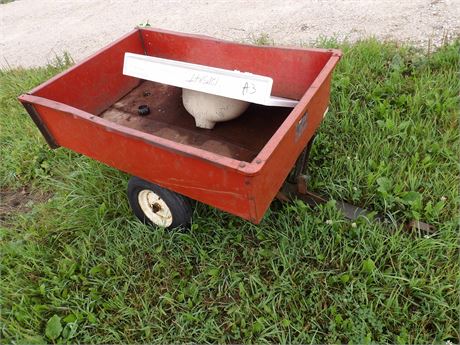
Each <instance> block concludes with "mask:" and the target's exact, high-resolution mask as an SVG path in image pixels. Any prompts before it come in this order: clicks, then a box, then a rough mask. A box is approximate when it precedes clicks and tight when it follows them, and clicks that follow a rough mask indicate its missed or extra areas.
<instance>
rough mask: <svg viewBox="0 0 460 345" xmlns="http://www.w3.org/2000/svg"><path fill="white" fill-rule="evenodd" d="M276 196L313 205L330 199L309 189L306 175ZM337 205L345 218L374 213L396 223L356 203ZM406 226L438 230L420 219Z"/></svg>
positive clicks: (380, 219) (428, 231)
mask: <svg viewBox="0 0 460 345" xmlns="http://www.w3.org/2000/svg"><path fill="white" fill-rule="evenodd" d="M276 198H277V199H278V200H280V201H283V202H286V201H291V200H293V199H299V200H302V201H303V202H305V203H306V204H307V205H310V206H311V207H315V206H318V205H321V204H326V203H327V202H328V201H329V199H327V198H325V197H323V196H321V195H319V194H316V193H313V192H311V191H309V190H307V176H305V175H300V176H298V178H297V183H296V184H295V183H291V182H288V181H286V182H285V183H284V185H283V187H282V189H281V190H280V191H279V192H278V194H277V195H276ZM335 205H336V208H337V209H338V210H339V211H340V212H342V214H343V215H344V217H345V218H347V219H349V220H352V221H354V220H357V219H358V218H360V217H365V218H367V217H368V216H370V215H371V214H372V215H373V219H374V220H376V221H378V222H379V223H383V224H389V223H392V224H394V223H395V222H394V220H392V219H390V218H389V217H386V216H384V215H381V214H375V213H374V212H371V211H369V210H366V209H364V208H361V207H358V206H355V205H351V204H349V203H347V202H344V201H337V202H336V204H335ZM395 225H396V224H395ZM404 228H405V229H406V230H409V231H414V230H415V231H418V232H420V233H424V234H434V233H435V232H436V228H435V227H434V226H433V225H430V224H427V223H424V222H421V221H419V220H412V221H409V222H407V223H404Z"/></svg>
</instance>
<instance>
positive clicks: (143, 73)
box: [123, 53, 298, 107]
mask: <svg viewBox="0 0 460 345" xmlns="http://www.w3.org/2000/svg"><path fill="white" fill-rule="evenodd" d="M123 74H124V75H129V76H132V77H136V78H141V79H146V80H151V81H155V82H158V83H163V84H168V85H173V86H177V87H181V88H185V89H191V90H195V91H201V92H206V93H210V94H214V95H218V96H223V97H228V98H234V99H239V100H242V101H247V102H251V103H257V104H265V105H274V106H285V107H294V106H295V105H296V104H297V103H298V102H297V101H295V100H288V99H284V98H279V97H271V91H272V85H273V79H272V78H270V77H266V76H261V75H257V74H252V73H243V72H239V71H231V70H227V69H222V68H215V67H209V66H204V65H197V64H193V63H188V62H182V61H176V60H168V59H162V58H157V57H152V56H147V55H139V54H133V53H125V60H124V64H123Z"/></svg>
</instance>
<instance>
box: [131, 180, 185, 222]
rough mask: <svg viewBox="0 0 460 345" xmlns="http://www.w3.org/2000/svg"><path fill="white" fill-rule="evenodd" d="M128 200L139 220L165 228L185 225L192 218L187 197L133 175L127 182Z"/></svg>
mask: <svg viewBox="0 0 460 345" xmlns="http://www.w3.org/2000/svg"><path fill="white" fill-rule="evenodd" d="M128 200H129V204H130V206H131V208H132V209H133V212H134V215H135V216H136V217H137V218H139V220H140V221H141V222H143V223H144V224H149V225H156V226H160V227H163V228H167V229H173V228H177V227H180V226H185V227H186V226H187V225H189V224H190V221H191V220H192V207H191V205H190V202H189V200H188V198H186V197H184V196H182V195H180V194H177V193H174V192H173V191H170V190H168V189H166V188H163V187H160V186H158V185H156V184H153V183H150V182H147V181H144V180H142V179H140V178H139V177H136V176H133V177H131V178H130V179H129V182H128Z"/></svg>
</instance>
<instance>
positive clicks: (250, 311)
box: [0, 40, 460, 344]
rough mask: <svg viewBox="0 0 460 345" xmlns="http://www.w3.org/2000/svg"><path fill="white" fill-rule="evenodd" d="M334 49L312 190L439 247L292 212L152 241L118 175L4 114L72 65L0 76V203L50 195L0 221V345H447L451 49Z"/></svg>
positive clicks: (213, 214) (451, 295)
mask: <svg viewBox="0 0 460 345" xmlns="http://www.w3.org/2000/svg"><path fill="white" fill-rule="evenodd" d="M324 44H326V43H324ZM327 44H329V45H331V46H332V45H334V44H332V43H330V42H329V43H327ZM341 47H342V49H343V51H344V57H343V59H342V60H341V62H340V64H339V66H338V68H337V71H336V73H335V77H334V80H333V86H332V90H331V91H332V98H331V104H330V111H329V114H328V116H327V117H326V119H325V121H324V123H323V125H322V127H321V129H320V131H319V133H318V138H317V141H316V144H315V146H314V149H313V152H312V166H311V170H310V173H311V176H312V181H311V186H312V188H313V189H314V190H316V191H320V192H322V193H325V194H328V195H331V196H333V197H334V198H337V199H345V200H348V201H351V202H353V203H355V204H358V205H363V206H366V207H370V208H374V209H375V210H377V211H379V212H385V213H387V214H388V215H390V216H392V217H394V218H395V219H397V220H401V221H402V220H407V219H412V218H419V219H422V220H424V221H426V222H429V223H431V224H434V225H435V226H436V227H437V229H438V231H437V233H436V234H434V235H430V236H423V235H418V234H415V233H412V232H410V231H407V230H404V229H402V228H399V227H394V226H391V225H390V226H380V225H378V224H375V223H368V222H366V221H364V220H361V221H358V222H357V224H351V223H350V222H348V221H346V220H345V219H343V218H342V217H341V216H340V214H338V213H337V211H336V210H335V209H334V206H333V203H329V204H327V205H325V206H323V207H320V208H318V209H310V208H309V207H308V206H305V205H304V204H302V203H301V202H298V203H294V204H290V205H282V206H281V205H278V206H276V205H274V207H272V209H271V210H270V211H269V212H268V213H267V215H266V216H265V218H264V220H263V221H262V223H261V224H260V225H257V226H256V225H252V224H250V223H248V222H246V221H243V220H241V219H239V218H237V217H234V216H231V215H228V214H225V213H222V212H220V211H217V210H215V209H212V208H210V207H207V206H204V205H198V206H197V208H196V211H195V214H194V224H193V226H192V229H191V230H190V231H188V232H180V231H164V230H160V229H159V230H152V229H150V228H148V227H146V226H144V225H141V224H139V223H138V222H137V221H136V220H135V219H134V217H133V216H132V214H131V211H130V209H129V206H128V203H127V200H126V197H125V189H126V183H127V179H128V176H126V175H125V174H123V173H120V172H119V171H117V170H115V169H112V168H109V167H106V166H104V165H102V164H100V163H97V162H95V161H92V160H90V159H88V158H85V157H83V156H80V155H78V154H75V153H72V152H70V151H68V150H66V149H62V148H61V149H58V150H55V151H51V150H49V149H48V148H47V146H46V144H45V142H44V140H43V139H42V138H41V136H40V134H39V132H38V130H37V129H36V128H35V126H34V125H33V123H32V121H31V120H30V119H29V118H28V115H27V114H26V113H25V111H24V110H23V109H22V107H21V106H20V105H19V104H18V102H17V101H16V99H15V97H16V96H17V95H19V94H20V93H22V92H24V91H25V90H29V89H30V88H32V87H33V86H35V85H37V84H39V83H40V82H42V81H44V80H46V79H48V78H49V77H50V76H52V75H54V74H55V73H57V72H58V71H59V70H62V69H63V68H64V67H65V66H66V65H67V64H68V62H65V61H61V62H59V63H57V64H56V65H55V66H49V67H46V68H40V69H33V70H14V71H3V72H0V112H1V114H0V157H1V160H2V163H1V165H0V184H1V186H2V190H7V189H8V190H10V191H11V190H18V191H19V190H21V188H22V187H23V186H27V188H28V189H29V190H30V191H31V193H32V194H34V193H35V194H40V193H45V194H46V195H51V197H50V198H49V199H48V200H42V201H41V202H40V201H35V202H34V203H33V204H32V205H29V206H30V210H29V211H28V212H22V213H12V214H10V215H9V216H8V217H7V218H5V219H4V220H3V222H2V226H1V232H0V233H1V239H0V245H1V253H2V256H1V282H0V289H1V295H0V297H1V305H2V309H1V334H2V342H3V343H7V342H15V343H39V342H58V343H59V342H61V343H62V342H72V343H76V342H81V343H96V342H97V343H119V342H123V343H134V342H137V343H141V342H147V341H156V342H168V343H172V342H198V343H204V342H232V343H241V342H258V343H263V342H280V343H288V342H289V343H291V342H295V343H338V342H340V343H342V342H351V343H370V342H379V343H384V342H387V343H398V344H402V343H441V342H446V341H448V340H449V341H452V342H458V341H459V340H460V336H459V331H458V329H459V328H458V326H459V324H458V315H459V297H458V291H459V288H460V279H459V272H460V265H459V255H458V254H459V244H458V236H457V233H458V221H459V217H458V208H459V195H458V189H459V162H458V158H459V148H460V146H459V144H460V140H459V127H458V118H459V111H458V110H459V98H458V94H459V90H460V85H459V74H458V72H459V48H460V42H454V43H451V44H449V45H446V46H444V47H442V48H441V49H439V50H438V51H436V52H434V53H431V54H430V55H427V54H423V53H422V52H419V51H417V50H415V49H413V48H410V47H398V46H396V45H394V44H391V43H378V42H376V41H373V40H367V41H363V42H358V43H356V44H352V45H350V44H343V45H342V46H341ZM275 206H276V207H275Z"/></svg>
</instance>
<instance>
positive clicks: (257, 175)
mask: <svg viewBox="0 0 460 345" xmlns="http://www.w3.org/2000/svg"><path fill="white" fill-rule="evenodd" d="M126 52H129V53H136V54H145V55H148V56H154V57H160V58H166V59H172V60H178V61H183V62H190V63H195V64H201V65H206V66H211V67H218V68H225V69H231V70H239V71H245V72H250V73H254V74H258V75H264V76H269V77H271V78H272V79H273V88H272V94H273V95H274V96H278V97H285V98H290V99H294V100H299V103H298V104H297V106H295V107H294V108H282V107H267V106H262V105H256V104H251V105H250V106H249V108H248V109H247V110H246V111H245V113H244V114H243V115H242V116H240V117H239V118H237V119H235V120H232V121H228V122H223V123H219V124H218V125H216V127H215V128H214V129H212V130H208V129H201V128H197V127H195V123H194V120H193V118H192V117H191V116H190V115H189V114H188V113H187V111H186V110H185V109H184V107H183V105H182V102H181V89H180V88H177V87H174V86H171V85H165V84H159V83H155V82H152V81H146V80H140V79H137V78H133V77H129V76H126V75H123V73H122V70H123V58H124V54H125V53H126ZM340 56H341V52H340V51H338V50H334V49H303V48H284V47H271V46H253V45H246V44H240V43H233V42H227V41H222V40H217V39H214V38H210V37H205V36H197V35H189V34H183V33H176V32H170V31H164V30H158V29H152V28H138V29H135V30H133V31H132V32H130V33H128V34H127V35H125V36H123V37H121V38H120V39H118V40H117V41H115V42H113V43H112V44H110V45H108V46H107V47H105V48H103V49H102V50H100V51H99V52H97V53H96V54H94V55H92V56H90V57H89V58H87V59H86V60H84V61H82V62H80V63H78V64H76V65H75V66H73V67H71V68H69V69H68V70H66V71H64V72H63V73H61V74H59V75H57V76H55V77H54V78H52V79H51V80H49V81H47V82H45V83H43V84H42V85H40V86H38V87H36V88H35V89H33V90H32V91H30V92H28V93H26V94H23V95H21V96H20V97H19V100H20V101H21V102H22V104H23V105H24V107H25V108H26V109H27V112H28V113H29V115H30V116H31V118H32V119H33V121H34V122H35V124H36V125H37V127H38V128H39V129H40V131H41V133H42V135H43V136H44V137H45V139H46V141H47V142H48V144H49V145H50V146H51V147H52V148H57V147H59V146H63V147H67V148H69V149H71V150H73V151H76V152H79V153H81V154H84V155H86V156H88V157H91V158H93V159H96V160H98V161H100V162H103V163H105V164H107V165H110V166H112V167H115V168H117V169H120V170H122V171H124V172H127V173H129V174H131V175H133V177H132V178H131V180H130V181H129V183H128V198H129V202H130V204H131V206H132V208H133V210H134V213H135V214H136V216H137V217H138V218H139V219H141V220H143V221H144V222H147V223H151V224H156V225H160V226H164V227H177V226H180V225H184V224H187V223H189V222H190V218H191V206H190V200H189V198H190V199H194V200H197V201H200V202H203V203H205V204H208V205H211V206H214V207H216V208H218V209H221V210H223V211H227V212H229V213H231V214H234V215H237V216H239V217H242V218H244V219H247V220H249V221H251V222H253V223H258V222H260V220H261V219H262V217H263V215H264V213H265V211H266V210H267V208H268V207H269V205H270V203H271V202H272V200H273V199H274V198H275V197H276V196H277V194H278V193H279V191H280V190H281V188H282V187H283V185H284V186H286V184H285V181H286V180H287V179H288V180H289V181H290V182H292V183H291V185H295V186H299V188H298V189H297V191H300V192H302V189H304V188H303V187H302V184H297V181H298V177H299V176H300V175H301V174H302V169H303V168H304V165H305V161H306V159H307V156H308V148H309V146H310V145H309V143H311V140H312V138H313V137H314V134H315V132H316V130H317V129H318V126H319V125H320V123H321V121H322V119H323V116H324V114H325V113H326V110H327V107H328V102H329V92H330V83H331V77H332V71H333V69H334V67H335V65H336V64H337V62H338V61H339V59H340ZM140 104H146V105H148V106H149V108H150V114H149V115H148V116H139V115H138V107H139V105H140ZM296 162H297V164H296ZM293 167H296V168H295V169H294V173H293V174H292V172H291V171H292V168H293ZM290 173H291V175H290ZM289 176H290V177H289ZM296 188H297V187H296ZM303 192H305V191H303Z"/></svg>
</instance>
